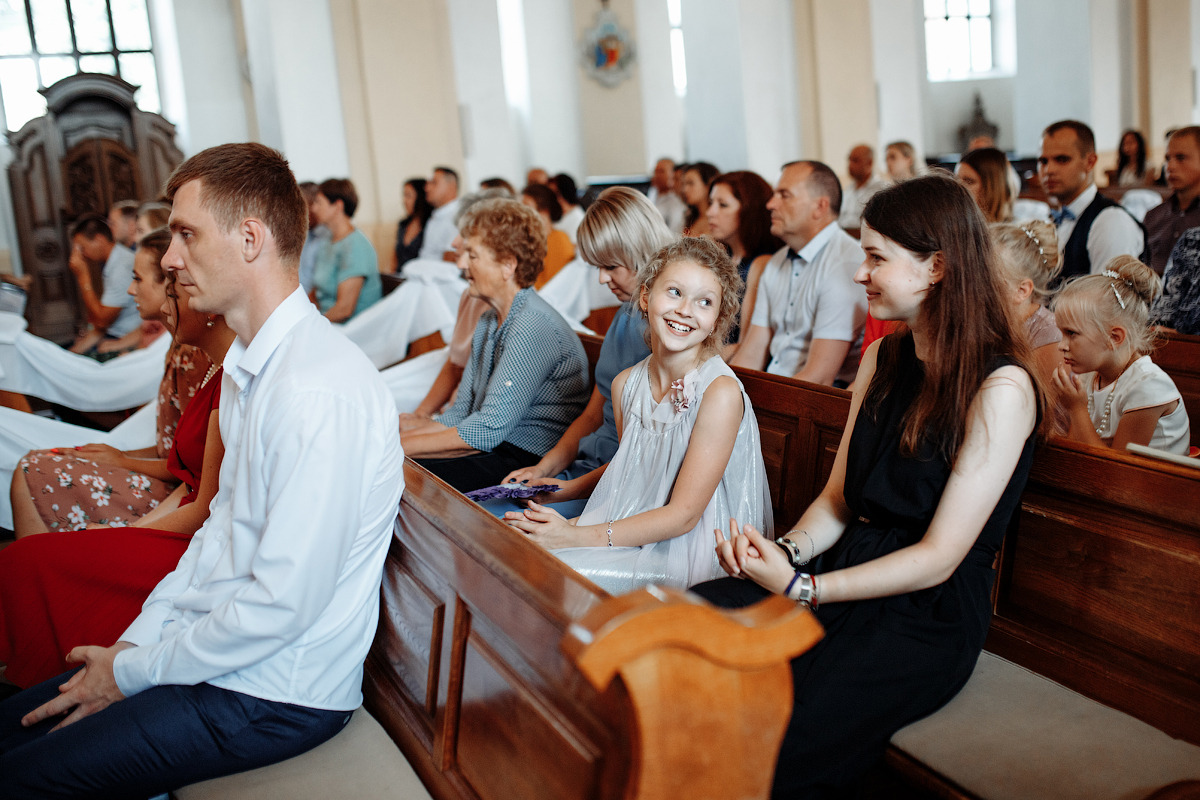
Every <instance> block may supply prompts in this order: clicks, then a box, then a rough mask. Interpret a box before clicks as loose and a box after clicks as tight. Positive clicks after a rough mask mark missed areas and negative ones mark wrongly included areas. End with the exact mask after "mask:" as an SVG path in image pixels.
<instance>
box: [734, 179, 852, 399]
mask: <svg viewBox="0 0 1200 800" xmlns="http://www.w3.org/2000/svg"><path fill="white" fill-rule="evenodd" d="M841 203H842V188H841V183H840V182H839V181H838V179H837V176H836V175H835V174H834V173H833V170H831V169H830V168H829V167H828V166H827V165H825V164H822V163H821V162H819V161H795V162H792V163H790V164H786V165H784V168H783V174H782V175H781V176H780V178H779V183H778V184H777V185H776V187H775V193H774V194H773V195H772V196H771V200H770V202H768V203H767V208H768V209H769V210H770V211H771V233H773V234H775V235H776V236H778V237H779V238H780V239H782V240H783V241H784V244H785V245H786V247H784V248H783V249H781V250H780V251H779V252H777V253H776V254H775V255H774V256H772V257H771V260H770V261H769V262H768V263H767V266H766V267H765V268H764V269H763V274H762V277H761V278H760V279H759V282H758V294H757V296H756V298H755V302H754V318H753V319H752V320H750V328H749V330H748V331H747V333H746V335H745V337H744V338H743V340H742V342H741V344H740V345H739V346H738V349H737V352H736V354H735V355H734V356H733V357H732V358H731V359H730V362H729V363H730V364H732V365H734V366H739V367H746V368H748V369H757V370H762V369H765V370H766V371H767V372H770V373H773V374H775V375H791V376H793V377H795V378H798V379H800V380H805V381H811V382H813V383H821V384H825V385H826V386H829V385H833V384H834V383H835V382H837V383H840V384H842V385H847V384H849V383H850V382H852V381H853V380H854V375H855V373H856V372H857V371H858V359H859V355H860V350H861V347H862V333H863V324H864V322H865V321H866V318H867V295H866V293H865V292H864V291H863V289H862V287H861V286H859V285H857V284H856V283H855V282H854V273H855V272H857V270H858V267H859V265H860V264H862V261H863V253H862V248H860V247H859V246H858V243H857V242H856V241H854V239H853V237H851V236H850V235H849V234H847V233H846V232H845V231H844V230H842V229H841V228H840V227H839V226H838V211H839V209H840V208H841Z"/></svg>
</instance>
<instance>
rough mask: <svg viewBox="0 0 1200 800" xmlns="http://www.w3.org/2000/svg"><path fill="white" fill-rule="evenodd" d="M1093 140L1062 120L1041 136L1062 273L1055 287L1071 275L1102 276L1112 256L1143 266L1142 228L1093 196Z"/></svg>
mask: <svg viewBox="0 0 1200 800" xmlns="http://www.w3.org/2000/svg"><path fill="white" fill-rule="evenodd" d="M1095 166H1096V137H1095V136H1094V135H1093V134H1092V129H1091V128H1089V127H1088V126H1087V125H1085V124H1084V123H1082V122H1078V121H1076V120H1073V119H1067V120H1061V121H1059V122H1055V123H1054V124H1053V125H1051V126H1049V127H1048V128H1046V130H1045V131H1044V132H1043V133H1042V152H1041V155H1039V156H1038V178H1039V180H1041V183H1042V188H1043V189H1045V190H1046V194H1047V195H1049V196H1050V198H1051V200H1052V201H1053V203H1054V205H1056V206H1057V207H1056V208H1053V209H1052V210H1051V212H1050V213H1051V217H1052V219H1053V222H1054V224H1055V225H1056V226H1057V227H1058V252H1059V253H1061V254H1062V264H1063V266H1062V271H1061V272H1060V273H1059V276H1058V279H1057V281H1056V283H1061V282H1062V281H1064V280H1066V279H1067V278H1070V277H1073V276H1075V275H1088V274H1092V273H1098V272H1103V271H1104V267H1105V266H1106V265H1107V264H1108V262H1109V261H1111V260H1112V259H1113V258H1114V257H1115V256H1119V255H1131V256H1133V257H1135V258H1140V259H1142V260H1143V261H1145V253H1144V252H1143V251H1144V250H1145V248H1146V237H1145V234H1144V233H1143V231H1142V226H1141V224H1139V223H1138V221H1137V220H1136V219H1134V218H1133V217H1132V216H1131V215H1130V214H1129V212H1128V211H1126V210H1125V209H1123V208H1121V206H1120V205H1118V204H1117V203H1115V202H1114V201H1112V200H1109V199H1108V198H1107V197H1105V196H1104V195H1102V194H1100V193H1099V192H1097V191H1096V184H1095V183H1093V182H1092V170H1093V169H1094V168H1095Z"/></svg>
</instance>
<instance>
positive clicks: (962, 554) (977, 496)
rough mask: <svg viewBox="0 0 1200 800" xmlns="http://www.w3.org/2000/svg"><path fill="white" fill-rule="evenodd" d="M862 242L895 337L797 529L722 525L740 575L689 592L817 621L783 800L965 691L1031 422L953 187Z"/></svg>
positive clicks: (931, 188) (865, 382) (959, 190)
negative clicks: (801, 609)
mask: <svg viewBox="0 0 1200 800" xmlns="http://www.w3.org/2000/svg"><path fill="white" fill-rule="evenodd" d="M862 245H863V250H864V252H865V253H866V260H865V261H864V263H863V265H862V266H861V267H860V268H859V270H858V274H857V275H856V278H855V279H856V280H857V281H858V282H859V283H861V284H862V285H863V287H864V288H865V289H866V292H867V297H868V301H869V303H870V309H871V314H872V315H873V316H874V317H876V318H877V319H881V320H898V321H901V322H904V323H906V325H907V326H908V327H907V329H902V330H901V331H900V332H897V333H893V334H892V335H890V336H888V337H886V338H884V339H882V340H881V341H879V342H877V343H875V344H873V345H872V346H871V347H870V348H869V349H868V350H867V352H866V353H865V354H864V355H863V359H862V365H861V366H860V368H859V374H858V380H857V381H855V389H854V396H853V400H852V401H851V405H850V416H849V419H848V421H847V424H846V430H845V434H844V435H843V437H842V442H841V446H840V447H839V449H838V454H837V458H836V460H835V462H834V466H833V472H832V474H831V475H830V478H829V483H828V484H827V485H826V487H825V490H824V491H823V492H822V493H821V495H820V496H819V497H818V498H817V499H816V501H814V502H813V504H812V505H811V506H809V508H808V510H807V511H805V512H804V514H803V515H802V516H801V517H800V520H799V521H798V522H797V523H796V525H795V527H794V528H793V529H792V530H791V531H789V532H788V533H787V534H785V535H784V537H782V538H781V540H780V541H779V542H777V543H772V542H770V541H768V540H767V539H765V538H764V537H763V536H762V535H761V534H760V533H759V532H758V531H756V530H754V529H753V528H751V527H750V526H745V527H743V528H741V529H739V528H738V525H737V523H736V521H734V520H730V532H729V533H730V535H729V537H728V538H726V537H725V536H724V534H723V533H722V532H721V531H717V532H716V537H717V554H718V557H719V559H720V561H721V563H722V566H723V567H724V568H725V570H726V572H728V573H729V574H730V575H731V576H733V577H730V578H724V579H721V580H719V581H712V582H709V583H705V584H701V585H699V586H697V587H695V591H697V592H698V593H700V594H701V595H703V596H705V597H707V598H708V599H710V600H711V601H712V602H714V603H716V604H718V605H724V606H730V607H734V606H743V605H748V604H750V603H753V602H756V601H757V600H759V599H761V598H762V597H764V596H766V595H767V594H768V593H770V592H775V593H783V594H786V595H787V596H789V597H792V598H793V599H796V600H797V601H799V602H801V603H806V604H808V605H809V606H811V607H812V608H813V609H814V610H815V611H816V614H817V618H818V619H819V620H820V621H821V623H822V625H824V627H825V631H826V636H825V638H824V639H823V640H822V641H821V642H819V643H818V644H817V645H816V646H815V647H814V648H812V649H811V650H810V651H809V652H807V653H805V654H804V655H802V656H800V657H799V658H797V659H796V660H795V661H793V662H792V672H793V678H794V689H795V691H794V696H793V713H792V719H791V722H790V723H789V725H788V730H787V733H786V735H785V737H784V741H783V745H782V749H781V752H780V756H779V761H778V763H777V766H776V772H775V789H774V796H775V797H780V798H783V797H786V798H797V797H806V798H807V797H828V796H838V794H839V793H840V792H842V791H844V790H846V789H847V788H849V787H852V786H853V785H854V784H855V783H856V782H857V780H858V779H859V778H860V777H861V775H862V774H863V773H864V772H865V771H866V770H868V769H869V768H870V766H871V765H872V764H873V763H874V762H875V761H876V760H877V759H878V758H879V757H880V756H881V755H882V753H883V750H884V748H885V747H886V745H887V742H888V740H889V739H890V738H891V736H892V734H893V733H895V732H896V731H897V730H899V729H900V728H901V727H903V726H904V725H906V724H908V723H910V722H912V721H914V720H916V719H919V718H921V717H923V716H926V715H928V714H930V713H932V712H933V711H935V710H937V709H938V708H940V707H941V706H942V705H944V704H945V703H946V702H947V701H949V700H950V698H952V697H953V696H954V695H955V694H956V693H957V692H958V691H959V689H961V688H962V686H963V685H964V684H965V683H966V681H967V678H968V677H970V674H971V671H972V669H973V668H974V666H975V661H976V659H977V657H978V655H979V652H980V650H981V649H982V647H983V640H984V636H985V635H986V633H987V628H988V623H989V621H990V617H991V605H990V602H989V597H990V592H991V586H992V581H993V579H994V571H993V569H992V563H993V560H994V558H995V555H996V552H997V551H998V549H999V547H1000V543H1001V541H1002V539H1003V536H1004V531H1005V528H1006V527H1007V525H1008V521H1009V518H1010V517H1011V515H1012V513H1013V511H1014V510H1015V509H1016V507H1017V503H1018V500H1019V497H1020V493H1021V490H1022V488H1023V487H1024V485H1025V480H1026V478H1027V476H1028V472H1029V465H1030V461H1031V458H1032V453H1033V439H1034V437H1033V431H1034V429H1035V427H1036V424H1037V420H1038V418H1039V415H1040V405H1041V398H1040V394H1039V392H1038V389H1037V387H1036V385H1035V382H1034V380H1033V379H1032V378H1031V377H1030V376H1031V375H1032V374H1033V373H1032V372H1031V370H1030V368H1029V366H1028V365H1029V364H1030V361H1029V354H1028V351H1027V347H1026V345H1025V344H1024V343H1023V339H1022V337H1020V336H1019V335H1017V334H1016V333H1014V328H1013V327H1012V325H1011V323H1010V320H1009V317H1008V311H1007V308H1008V303H1006V302H1005V300H1004V290H1003V286H1002V284H1001V281H1000V277H999V275H998V273H997V271H996V269H995V268H994V266H993V256H992V251H991V245H990V241H989V238H988V233H987V227H986V225H985V224H984V221H983V217H982V215H981V214H980V212H979V210H978V208H977V207H976V205H975V203H974V201H973V200H972V199H971V196H970V194H969V193H968V192H967V190H966V189H964V188H963V187H962V186H960V185H959V184H957V183H956V182H955V181H953V180H952V179H950V178H948V177H943V176H928V177H922V178H914V179H912V180H909V181H905V182H903V183H899V184H896V185H895V186H892V187H890V188H888V189H885V190H883V191H881V192H879V193H878V194H876V195H875V197H874V198H872V199H871V201H870V202H869V203H868V205H867V208H866V211H865V213H864V215H863V229H862ZM806 565H807V566H806ZM747 579H748V580H747ZM818 606H819V607H818Z"/></svg>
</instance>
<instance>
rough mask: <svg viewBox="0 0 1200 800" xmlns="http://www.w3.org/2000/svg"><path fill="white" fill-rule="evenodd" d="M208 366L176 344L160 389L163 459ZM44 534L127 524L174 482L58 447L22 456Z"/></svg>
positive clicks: (197, 352)
mask: <svg viewBox="0 0 1200 800" xmlns="http://www.w3.org/2000/svg"><path fill="white" fill-rule="evenodd" d="M210 366H211V362H210V361H209V359H208V356H206V355H205V354H204V352H203V351H202V350H200V349H198V348H195V347H192V346H191V345H186V344H179V343H174V344H172V345H171V349H170V350H168V351H167V361H166V368H165V369H164V370H163V379H162V383H160V384H159V387H158V399H157V403H158V434H157V436H156V441H155V447H156V449H157V451H158V457H159V458H164V459H165V458H166V457H167V453H168V452H169V451H170V449H171V444H172V443H173V442H174V441H175V430H176V428H177V427H178V426H179V418H180V416H181V415H182V414H183V409H184V408H185V407H186V406H187V404H188V403H189V402H191V399H192V398H193V397H195V395H196V391H197V390H198V389H199V388H200V384H201V383H202V382H203V381H204V376H205V375H206V374H207V373H208V369H209V367H210ZM18 468H19V469H21V470H22V471H23V472H24V473H25V482H26V484H27V485H28V486H29V493H30V495H31V496H32V497H33V505H34V507H35V508H36V509H37V512H38V515H39V516H41V518H42V521H43V522H44V523H46V528H47V530H51V531H68V530H70V531H77V530H82V529H84V528H85V527H87V525H88V524H89V523H92V522H98V523H101V524H105V525H118V526H119V525H127V524H129V523H130V522H133V521H134V520H136V519H138V518H140V517H142V516H143V515H145V514H146V513H148V512H149V511H150V510H151V509H153V508H154V507H155V506H157V505H158V504H159V503H160V502H161V501H162V500H163V499H165V498H166V496H167V495H169V494H170V493H171V491H172V490H173V489H174V488H175V486H176V485H177V483H176V482H175V481H170V482H168V481H162V480H159V479H158V478H152V477H150V476H149V475H145V474H142V473H140V472H135V471H133V470H128V469H124V468H123V467H115V466H112V465H108V464H100V463H97V462H96V461H93V460H91V459H89V458H83V457H82V456H80V455H78V454H76V453H75V452H74V451H73V450H69V449H64V450H58V449H57V448H55V449H51V450H33V451H30V452H29V453H26V454H25V456H24V457H23V458H22V459H21V461H20V465H19V467H18Z"/></svg>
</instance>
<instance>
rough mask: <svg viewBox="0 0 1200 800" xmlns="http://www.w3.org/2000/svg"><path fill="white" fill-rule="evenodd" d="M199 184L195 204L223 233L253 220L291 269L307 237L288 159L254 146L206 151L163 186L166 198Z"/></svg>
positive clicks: (304, 209) (304, 210) (301, 203)
mask: <svg viewBox="0 0 1200 800" xmlns="http://www.w3.org/2000/svg"><path fill="white" fill-rule="evenodd" d="M191 181H199V182H200V202H201V203H202V204H203V205H204V208H205V209H206V210H207V211H208V212H209V213H210V214H212V215H213V218H214V219H216V221H217V223H218V224H220V225H222V226H224V229H225V230H226V231H230V230H233V229H234V228H235V227H237V226H238V225H239V224H240V223H241V222H242V220H244V219H248V218H251V217H253V218H256V219H259V220H261V221H262V222H263V224H264V225H266V227H267V229H268V230H270V231H271V235H272V236H273V237H274V239H275V247H276V249H277V250H278V252H279V257H280V259H281V260H282V261H283V262H284V263H285V264H286V265H288V266H289V267H291V268H292V269H296V268H298V266H299V264H300V251H301V250H302V249H304V238H305V236H306V235H307V234H308V204H307V203H305V202H304V195H303V194H302V193H301V192H300V187H299V186H297V185H296V177H295V176H294V175H293V174H292V170H291V168H289V167H288V162H287V159H285V158H284V157H283V155H282V154H281V153H279V152H278V151H277V150H272V149H271V148H270V147H267V146H265V145H261V144H256V143H254V142H244V143H240V144H222V145H217V146H216V147H210V148H208V149H207V150H203V151H201V152H199V153H197V154H196V155H194V156H192V157H191V158H189V159H188V160H187V161H185V162H183V163H182V164H180V165H179V167H178V168H177V169H176V170H175V172H174V173H172V175H171V177H170V179H169V180H168V181H167V191H166V195H167V199H168V200H170V201H174V199H175V193H176V192H178V191H179V189H180V188H181V187H183V185H184V184H186V183H190V182H191Z"/></svg>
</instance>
